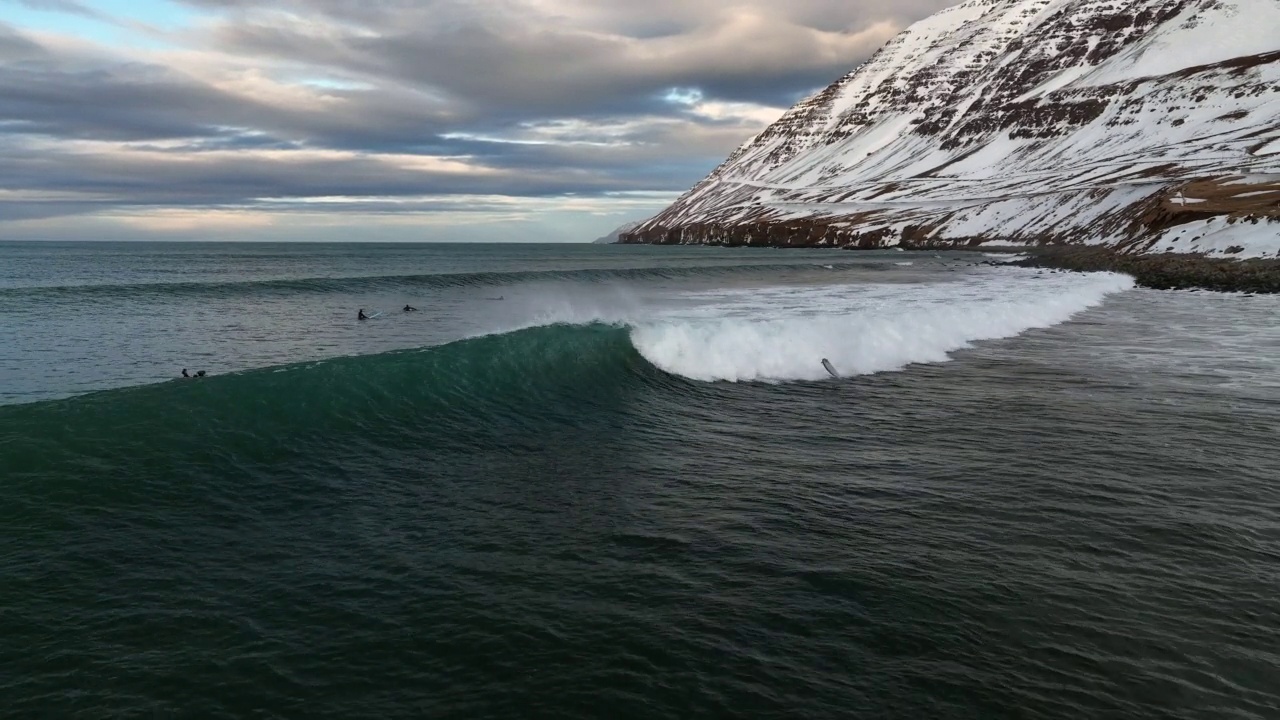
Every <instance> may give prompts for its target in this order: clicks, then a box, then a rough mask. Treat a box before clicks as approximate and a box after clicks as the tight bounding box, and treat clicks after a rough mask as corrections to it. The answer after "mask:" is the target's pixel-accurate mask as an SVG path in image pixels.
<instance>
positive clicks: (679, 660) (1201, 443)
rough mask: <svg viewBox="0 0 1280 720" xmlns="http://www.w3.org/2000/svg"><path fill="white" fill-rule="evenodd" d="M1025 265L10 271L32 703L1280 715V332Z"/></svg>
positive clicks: (123, 710) (1, 373)
mask: <svg viewBox="0 0 1280 720" xmlns="http://www.w3.org/2000/svg"><path fill="white" fill-rule="evenodd" d="M996 260H998V259H992V258H986V257H983V256H980V255H973V254H966V253H939V254H936V256H935V254H934V253H895V252H841V251H817V250H804V251H774V250H763V249H756V250H753V249H724V248H702V247H699V248H659V247H621V246H568V245H555V246H530V245H364V244H347V245H320V244H317V245H266V244H263V245H254V244H172V245H163V244H143V243H138V244H93V243H84V244H36V243H32V244H0V576H2V577H3V578H4V581H3V583H0V607H3V608H4V609H5V611H4V612H3V613H0V637H3V638H4V639H5V641H4V643H2V644H0V667H3V668H4V669H5V670H4V671H3V673H0V705H3V707H5V708H7V712H10V713H13V714H14V716H62V717H70V716H85V717H100V716H107V715H113V714H119V715H127V716H133V715H145V716H201V717H245V716H251V715H257V716H262V717H307V718H312V717H335V718H337V717H342V718H351V717H371V718H372V717H376V718H388V717H424V716H457V717H512V716H521V717H524V716H548V717H662V718H668V717H669V718H687V717H725V716H734V715H738V716H742V715H750V716H763V717H772V716H776V717H851V716H854V717H857V716H866V717H973V718H994V717H1019V718H1024V717H1062V718H1078V717H1101V716H1134V717H1221V716H1235V717H1258V718H1263V717H1270V716H1273V714H1274V712H1275V711H1276V708H1277V706H1278V704H1280V694H1278V691H1277V689H1276V686H1275V684H1274V677H1275V675H1274V670H1275V668H1276V667H1280V656H1277V654H1276V652H1277V651H1276V648H1277V647H1280V601H1277V600H1276V598H1275V578H1276V577H1277V576H1280V524H1277V521H1276V518H1277V517H1278V516H1280V490H1278V489H1277V487H1276V484H1275V478H1277V477H1280V459H1278V457H1277V456H1278V454H1277V452H1276V451H1275V449H1274V448H1275V442H1276V438H1277V432H1278V431H1280V363H1278V361H1277V358H1278V357H1280V354H1277V350H1278V349H1280V330H1278V326H1277V323H1275V321H1274V318H1275V317H1276V315H1275V313H1276V311H1277V310H1280V304H1278V302H1277V299H1276V298H1272V297H1250V296H1242V295H1221V294H1205V293H1161V292H1154V291H1148V290H1140V289H1135V288H1134V286H1133V283H1132V281H1131V280H1130V279H1129V278H1127V277H1124V276H1120V275H1112V274H1078V273H1065V272H1062V273H1058V272H1052V271H1040V270H1030V269H1021V268H1011V267H1000V266H992V265H985V264H982V262H984V261H992V262H995V261H996ZM904 263H910V264H904ZM406 304H407V305H410V306H412V307H415V308H417V310H416V311H414V312H404V311H402V308H403V306H405V305H406ZM360 309H364V310H365V312H366V313H368V314H373V313H375V312H379V311H380V312H382V315H381V316H380V317H378V318H376V319H374V320H367V321H359V320H357V319H356V313H357V311H358V310H360ZM823 358H827V359H829V360H830V361H831V363H832V364H833V366H834V367H835V368H836V369H837V370H838V371H839V372H840V374H841V375H842V376H843V377H842V378H841V379H838V380H837V379H832V378H831V377H830V376H829V375H828V374H827V373H826V371H825V370H824V369H823V367H822V364H821V360H822V359H823ZM182 368H187V369H189V370H191V371H194V370H206V371H208V372H209V376H208V377H206V378H203V379H199V380H182V379H178V376H179V373H180V370H181V369H182Z"/></svg>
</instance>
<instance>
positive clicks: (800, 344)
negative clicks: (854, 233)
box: [631, 269, 1134, 382]
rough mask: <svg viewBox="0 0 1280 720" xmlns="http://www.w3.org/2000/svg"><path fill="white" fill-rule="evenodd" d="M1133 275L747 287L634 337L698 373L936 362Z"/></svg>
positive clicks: (755, 377)
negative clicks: (803, 287) (774, 288)
mask: <svg viewBox="0 0 1280 720" xmlns="http://www.w3.org/2000/svg"><path fill="white" fill-rule="evenodd" d="M1133 285H1134V282H1133V279H1132V278H1130V277H1128V276H1125V275H1117V274H1112V273H1092V274H1088V275H1083V274H1065V273H1064V274H1047V275H1036V274H1035V273H1034V272H1032V271H1016V270H1010V269H1000V270H993V271H992V272H991V273H990V274H978V275H975V276H972V277H970V278H967V279H965V280H962V281H957V282H951V283H934V284H910V285H905V284H904V285H848V286H827V287H823V288H812V289H807V290H806V291H804V292H799V291H797V290H796V289H787V290H786V291H785V293H773V292H770V291H767V290H753V291H747V292H744V293H742V294H741V296H737V297H735V296H731V295H730V294H729V293H722V295H723V297H722V298H721V300H720V302H719V303H716V304H712V305H703V306H701V307H699V308H697V312H689V313H686V314H685V315H684V316H683V317H680V316H670V317H666V318H659V319H654V320H651V321H648V322H642V323H638V324H636V325H634V327H633V329H632V332H631V339H632V342H633V343H634V344H635V346H636V348H637V349H638V350H639V351H640V353H641V354H642V355H643V356H644V357H645V358H646V359H647V360H648V361H649V362H651V363H653V364H654V365H655V366H657V367H659V368H661V369H662V370H664V371H666V372H670V373H673V374H676V375H681V376H684V377H687V378H690V379H694V380H703V381H716V380H728V381H735V382H737V381H772V382H780V381H788V380H821V379H823V378H826V377H828V375H827V373H826V371H825V370H824V369H823V367H822V364H821V361H822V358H824V357H825V358H828V359H830V360H831V363H832V364H833V365H834V366H835V367H836V369H837V370H838V371H839V372H840V373H841V374H842V375H846V376H848V375H865V374H871V373H876V372H884V371H890V370H898V369H901V368H903V367H905V366H906V365H908V364H911V363H937V362H945V361H946V360H948V359H949V353H951V352H953V351H955V350H959V349H962V348H965V347H969V346H970V344H971V343H973V342H975V341H980V340H994V339H998V338H1007V337H1013V336H1015V335H1018V334H1019V333H1022V332H1025V331H1026V330H1030V329H1032V328H1043V327H1049V326H1052V325H1056V324H1059V323H1062V322H1065V321H1066V320H1069V319H1070V318H1071V317H1072V316H1073V315H1075V314H1076V313H1078V312H1080V311H1082V310H1085V309H1086V308H1089V307H1091V306H1094V305H1097V304H1099V303H1101V302H1102V300H1103V299H1104V298H1105V297H1106V296H1107V295H1109V294H1111V293H1116V292H1121V291H1124V290H1128V289H1130V288H1132V287H1133Z"/></svg>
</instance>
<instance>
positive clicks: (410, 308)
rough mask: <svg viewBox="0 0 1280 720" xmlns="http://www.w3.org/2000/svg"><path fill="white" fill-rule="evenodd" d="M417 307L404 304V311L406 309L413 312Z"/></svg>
mask: <svg viewBox="0 0 1280 720" xmlns="http://www.w3.org/2000/svg"><path fill="white" fill-rule="evenodd" d="M417 309H418V308H416V307H410V306H408V305H405V306H404V311H405V312H413V311H414V310H417Z"/></svg>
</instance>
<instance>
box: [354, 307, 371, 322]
mask: <svg viewBox="0 0 1280 720" xmlns="http://www.w3.org/2000/svg"><path fill="white" fill-rule="evenodd" d="M356 319H357V320H368V319H369V316H368V315H365V314H364V308H360V312H359V313H357V314H356Z"/></svg>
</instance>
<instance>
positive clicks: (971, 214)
mask: <svg viewBox="0 0 1280 720" xmlns="http://www.w3.org/2000/svg"><path fill="white" fill-rule="evenodd" d="M622 239H623V241H624V242H656V243H730V244H761V245H842V246H843V245H853V246H862V247H875V246H881V245H896V244H903V245H916V246H920V245H956V244H979V243H994V242H1003V243H1010V242H1012V243H1032V242H1087V243H1106V244H1110V245H1114V246H1116V247H1118V248H1119V249H1122V250H1126V251H1164V250H1174V251H1182V252H1206V253H1211V254H1212V253H1220V254H1227V255H1229V256H1235V257H1248V256H1255V257H1257V256H1263V255H1267V256H1273V257H1274V256H1276V255H1277V253H1280V0H970V1H969V2H966V3H963V4H961V5H957V6H955V7H952V8H950V9H948V10H945V11H943V12H941V13H938V14H937V15H934V16H933V17H930V18H928V19H926V20H923V21H921V22H919V23H916V24H915V25H913V26H911V27H910V28H909V29H907V30H906V31H904V32H903V33H901V34H900V35H898V36H897V37H896V38H895V39H894V40H892V41H890V42H889V43H888V44H887V45H886V46H885V47H884V48H882V49H881V50H880V51H879V52H878V53H877V54H876V55H875V56H873V57H872V58H871V59H870V60H869V61H867V62H866V63H865V64H863V65H862V66H861V67H859V68H858V69H856V70H854V71H853V72H851V73H849V74H848V75H846V76H845V77H843V78H841V79H840V80H838V81H836V82H835V83H834V84H833V85H831V86H830V87H828V88H827V89H825V90H823V91H822V92H820V93H818V94H816V95H814V96H813V97H811V98H809V99H807V100H805V101H803V102H801V103H800V104H798V105H796V106H795V107H794V108H792V109H791V110H789V111H788V112H787V113H786V114H785V115H783V117H782V118H781V119H779V120H778V121H777V122H776V123H774V124H773V125H772V126H770V127H769V128H768V129H766V130H765V131H764V132H762V133H761V134H760V135H758V136H757V137H755V138H753V139H752V140H751V141H749V142H748V143H746V144H745V145H743V146H742V147H740V148H739V149H738V150H737V151H735V152H734V153H733V154H732V155H731V156H730V157H729V158H728V159H727V160H726V161H725V162H724V163H723V164H721V165H720V167H718V168H717V169H716V170H715V171H714V172H712V173H711V175H710V176H708V177H707V178H706V179H705V180H703V181H702V182H700V183H699V184H698V185H697V186H695V187H694V188H693V189H692V190H690V191H689V192H688V193H686V194H685V195H684V196H683V197H681V198H680V199H679V200H677V201H676V202H675V203H674V204H673V205H672V206H671V207H669V208H667V209H666V210H664V211H663V212H662V213H660V214H658V215H656V216H654V217H653V218H651V219H649V220H647V221H645V222H644V223H642V224H641V225H640V226H639V227H637V228H635V229H633V230H631V231H630V232H625V233H623V238H622Z"/></svg>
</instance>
